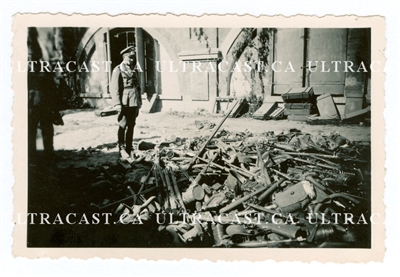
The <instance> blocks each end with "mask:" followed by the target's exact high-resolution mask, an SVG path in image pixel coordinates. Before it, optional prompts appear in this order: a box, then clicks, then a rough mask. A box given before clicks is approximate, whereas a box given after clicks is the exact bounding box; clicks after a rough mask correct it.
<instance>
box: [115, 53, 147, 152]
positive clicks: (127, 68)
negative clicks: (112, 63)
mask: <svg viewBox="0 0 400 277" xmlns="http://www.w3.org/2000/svg"><path fill="white" fill-rule="evenodd" d="M121 55H122V58H123V61H122V63H121V64H120V65H118V66H116V67H115V69H114V71H113V73H112V78H111V85H110V93H111V96H112V99H113V102H114V106H115V107H116V108H117V109H118V110H120V113H119V114H118V125H119V126H118V146H119V153H120V156H121V157H122V158H129V157H130V154H131V152H132V141H133V129H134V127H135V124H136V117H137V116H138V114H139V109H140V108H141V107H142V97H141V94H140V87H139V75H138V73H137V72H136V71H135V70H134V69H133V66H134V64H135V63H136V54H135V48H134V47H133V46H130V47H127V48H125V49H124V50H122V51H121Z"/></svg>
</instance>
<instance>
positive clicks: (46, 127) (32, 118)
mask: <svg viewBox="0 0 400 277" xmlns="http://www.w3.org/2000/svg"><path fill="white" fill-rule="evenodd" d="M39 123H40V129H41V130H42V137H43V147H44V153H45V154H46V155H48V156H50V155H52V154H53V150H54V148H53V136H54V128H53V119H52V112H51V111H49V110H47V109H45V108H41V107H35V108H32V109H31V112H30V114H29V117H28V154H29V156H30V157H33V156H34V155H35V154H36V134H37V127H38V125H39Z"/></svg>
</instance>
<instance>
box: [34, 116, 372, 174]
mask: <svg viewBox="0 0 400 277" xmlns="http://www.w3.org/2000/svg"><path fill="white" fill-rule="evenodd" d="M64 113H65V115H64V117H63V119H64V126H55V137H54V147H55V150H56V151H57V152H58V153H59V154H61V155H62V156H63V157H64V158H65V160H68V161H64V162H63V163H64V166H67V165H68V166H70V165H71V163H72V164H74V163H76V165H79V163H81V162H84V163H85V165H87V164H88V163H89V164H93V163H94V164H99V163H102V162H104V160H103V158H106V157H107V158H109V155H110V154H111V155H113V154H114V153H115V154H117V148H116V141H117V128H118V126H117V117H116V115H113V116H108V117H98V116H96V115H95V112H94V110H69V111H64ZM222 119H223V115H219V114H217V115H215V114H214V115H213V114H210V113H208V112H205V111H195V112H193V113H183V112H171V111H170V112H159V113H152V114H149V113H144V112H141V114H140V115H139V117H138V119H137V125H136V128H135V135H134V139H135V140H136V141H139V140H145V141H152V142H155V143H157V142H162V141H165V140H170V139H171V138H173V137H174V136H175V137H181V138H191V137H195V136H206V135H210V134H212V132H213V131H214V130H215V129H213V128H210V127H212V126H218V124H219V123H220V122H221V120H222ZM201 125H203V126H204V127H203V128H201V129H199V126H201ZM214 128H215V127H214ZM292 128H296V129H299V130H302V131H303V132H307V133H311V134H318V133H321V134H329V133H331V132H338V133H340V134H341V135H342V136H344V137H347V138H348V139H349V140H350V141H369V140H370V138H371V128H370V127H366V126H359V125H357V124H353V125H340V126H336V125H308V124H306V123H304V122H296V121H288V120H278V121H273V120H268V121H262V120H256V119H252V118H244V117H241V118H228V119H227V120H226V121H225V123H224V124H223V125H222V127H221V129H225V130H227V131H230V132H233V133H235V132H244V131H246V130H247V131H249V132H251V133H253V134H254V135H258V134H262V133H264V132H267V131H274V132H275V133H281V132H288V130H290V129H292ZM101 146H103V147H101ZM104 146H106V147H104ZM41 147H42V143H41V138H40V134H39V135H38V149H39V150H40V148H41ZM96 147H101V148H103V149H102V151H97V152H96V153H95V154H92V155H76V150H78V151H79V150H82V149H84V150H88V149H89V150H90V149H93V148H96ZM67 153H70V154H71V155H68V154H67ZM73 153H74V154H73ZM72 154H73V155H72ZM103 154H107V155H103ZM60 165H62V164H60Z"/></svg>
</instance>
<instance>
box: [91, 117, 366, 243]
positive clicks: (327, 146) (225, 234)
mask: <svg viewBox="0 0 400 277" xmlns="http://www.w3.org/2000/svg"><path fill="white" fill-rule="evenodd" d="M221 125H222V123H221V124H220V126H221ZM220 126H218V128H216V130H215V131H214V134H213V135H211V136H209V137H196V138H191V139H190V138H176V139H175V141H173V140H172V141H169V142H162V143H158V144H155V143H153V142H145V141H141V142H140V143H139V144H138V145H136V146H137V149H136V150H135V152H134V158H133V159H131V160H126V159H120V160H119V161H118V162H117V163H116V164H114V165H112V166H102V167H100V168H99V169H98V171H99V172H101V175H102V176H103V178H104V179H103V180H95V182H93V183H92V184H91V188H92V189H97V190H99V191H101V192H102V193H101V195H107V197H106V198H103V199H99V197H97V198H93V199H94V200H96V201H97V202H92V203H91V207H92V208H95V210H94V211H101V212H110V213H112V214H113V217H114V218H115V221H117V223H118V224H123V225H129V224H132V225H133V226H135V225H145V226H146V225H148V226H149V228H151V227H150V226H154V225H156V226H158V230H159V235H160V236H169V237H171V245H172V246H179V247H183V246H188V247H190V246H194V245H197V246H198V245H202V246H204V247H207V246H208V247H211V246H214V247H324V246H326V247H336V246H337V247H347V246H350V245H353V246H354V245H357V244H358V243H360V241H364V240H365V239H364V240H363V239H360V236H368V235H369V229H368V226H367V227H366V225H368V222H367V221H368V218H369V217H370V207H369V197H370V195H369V190H370V181H369V180H370V176H369V172H370V170H369V167H370V160H369V156H370V146H369V145H365V144H363V143H357V142H353V143H351V142H350V141H348V140H347V139H346V138H344V137H343V136H340V134H337V133H332V134H318V135H311V134H308V133H303V132H301V131H300V130H297V129H292V130H290V131H289V132H286V133H281V134H275V133H273V132H267V133H264V134H263V135H260V136H254V135H253V134H252V133H250V132H248V131H245V132H241V133H230V132H229V131H227V130H219V127H220ZM138 146H139V147H138ZM145 146H146V147H145ZM121 176H123V177H122V178H121ZM107 186H108V187H109V189H107ZM105 191H106V192H108V193H105Z"/></svg>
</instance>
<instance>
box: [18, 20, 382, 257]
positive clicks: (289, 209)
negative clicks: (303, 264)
mask: <svg viewBox="0 0 400 277" xmlns="http://www.w3.org/2000/svg"><path fill="white" fill-rule="evenodd" d="M243 26H245V24H243ZM26 33H27V37H26V44H27V51H28V53H27V57H28V60H27V61H18V62H15V63H14V66H15V67H16V70H19V71H20V72H25V73H24V74H25V75H26V78H27V89H26V91H27V95H26V96H27V107H26V111H27V113H26V114H25V115H24V116H26V118H27V137H28V138H27V141H28V143H27V147H26V152H27V153H28V154H27V155H28V156H27V157H28V159H27V163H28V164H27V168H28V176H27V199H28V202H27V203H28V205H27V213H26V214H22V215H20V216H19V220H21V223H26V228H27V237H26V246H27V247H28V248H43V247H52V248H63V247H82V248H85V247H94V248H96V247H103V248H104V247H105V248H107V247H110V248H119V247H121V248H124V247H132V248H135V247H138V248H361V249H370V248H371V244H372V235H371V228H372V225H373V224H374V223H376V222H379V220H380V216H381V215H380V214H378V213H375V212H374V211H373V210H372V209H371V186H372V185H373V184H372V182H371V166H372V159H371V109H373V107H374V104H373V103H372V101H371V98H372V97H371V94H372V93H380V92H378V91H372V89H371V80H372V79H373V78H374V74H375V72H378V71H381V70H382V68H381V67H382V64H380V62H379V61H374V60H373V59H372V58H371V27H369V28H359V27H357V28H354V27H352V26H349V27H348V28H344V27H340V28H316V27H311V28H309V27H307V26H304V27H296V28H292V27H291V28H284V27H259V26H257V27H242V28H226V27H218V26H215V27H194V26H193V27H190V28H186V27H185V28H183V27H180V28H163V27H157V28H156V27H151V28H146V27H141V26H129V25H121V26H120V27H107V26H101V24H100V23H99V25H98V26H90V27H85V26H82V27H68V26H65V27H59V26H57V27H53V26H48V27H42V26H38V27H35V26H31V27H27V32H26Z"/></svg>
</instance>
